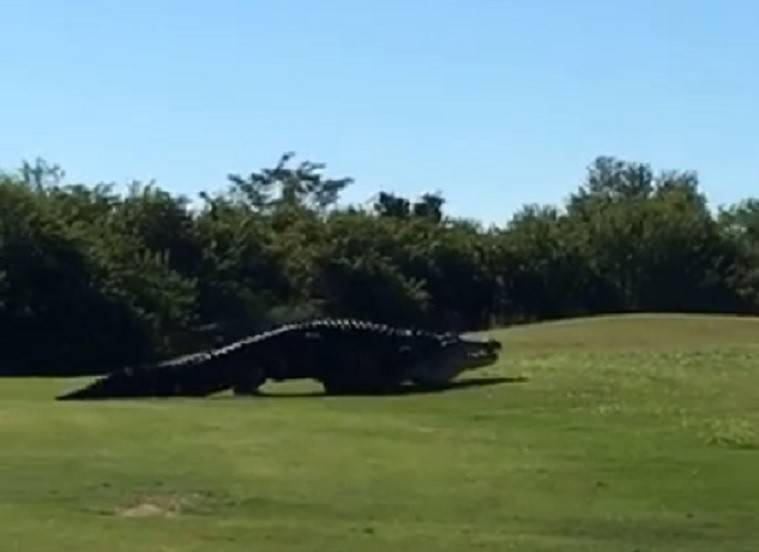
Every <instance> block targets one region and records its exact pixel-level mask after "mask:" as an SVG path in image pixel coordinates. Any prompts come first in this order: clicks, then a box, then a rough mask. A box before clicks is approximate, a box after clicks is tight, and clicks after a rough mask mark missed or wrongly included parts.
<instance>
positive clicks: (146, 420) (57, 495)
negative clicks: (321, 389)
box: [0, 315, 759, 552]
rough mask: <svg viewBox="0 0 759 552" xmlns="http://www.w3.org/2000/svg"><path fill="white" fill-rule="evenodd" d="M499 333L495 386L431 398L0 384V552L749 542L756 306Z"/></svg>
mask: <svg viewBox="0 0 759 552" xmlns="http://www.w3.org/2000/svg"><path fill="white" fill-rule="evenodd" d="M494 333H496V334H497V335H498V336H499V337H500V338H501V339H502V340H503V342H504V344H505V354H504V357H503V359H502V362H501V363H500V364H499V365H498V366H496V367H493V368H489V369H487V370H486V371H484V372H482V373H481V374H476V375H475V374H473V375H472V376H470V377H477V378H483V379H484V378H493V379H491V380H485V381H483V384H482V385H472V386H467V387H461V388H458V389H453V390H450V391H447V392H443V393H438V394H424V395H405V396H397V397H377V398H359V397H347V398H346V397H341V398H331V397H330V398H327V397H320V396H298V393H300V392H303V391H309V390H313V389H314V388H313V387H310V386H308V385H307V384H306V385H300V384H295V385H290V384H288V385H284V386H279V387H276V388H274V387H272V388H271V389H270V391H271V392H272V393H278V394H280V396H278V397H271V398H260V399H237V398H233V397H228V396H219V397H215V398H213V399H206V400H171V401H162V400H151V401H133V402H131V401H122V402H107V403H96V404H94V403H90V404H78V403H57V402H54V401H52V397H53V396H54V395H56V394H57V393H58V392H60V391H61V390H62V389H65V388H69V387H71V386H73V385H75V383H77V382H72V381H70V380H69V381H66V380H55V379H39V380H35V379H23V380H22V379H6V380H1V381H0V550H1V551H3V552H6V551H7V552H13V551H16V550H18V551H24V552H26V551H34V552H38V551H39V552H44V551H56V552H60V551H76V552H79V551H82V550H86V551H88V552H99V551H108V552H112V551H122V550H123V551H127V550H128V551H145V552H147V551H151V552H153V551H165V552H168V551H182V552H186V551H201V550H203V551H205V550H214V551H220V552H224V551H242V550H246V551H247V550H266V551H274V552H276V551H283V550H288V551H290V550H292V551H351V552H353V551H359V552H360V551H374V550H416V551H442V550H449V551H460V550H494V551H503V550H525V551H533V550H534V551H557V552H558V551H562V552H574V551H595V550H597V551H603V552H615V551H620V552H635V551H638V552H651V551H662V552H664V551H666V552H677V551H682V552H685V551H687V552H698V551H704V552H706V551H709V552H711V551H713V550H720V551H727V550H729V551H745V552H756V550H757V549H759V548H758V547H759V469H758V468H759V435H757V431H758V430H759V401H757V397H758V396H759V394H758V392H759V389H758V388H759V386H758V385H757V378H758V377H759V366H757V359H759V344H758V343H759V342H757V339H756V336H757V335H759V321H758V320H755V319H739V318H726V317H722V318H720V317H697V316H687V317H686V316H643V315H640V316H627V317H602V318H593V319H586V320H577V321H570V322H557V323H547V324H538V325H533V326H525V327H518V328H512V329H509V330H504V331H501V332H494ZM499 377H500V378H509V379H505V380H500V382H499V380H498V379H496V378H499ZM520 377H524V378H526V380H525V381H522V380H520Z"/></svg>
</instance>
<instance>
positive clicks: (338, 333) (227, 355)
mask: <svg viewBox="0 0 759 552" xmlns="http://www.w3.org/2000/svg"><path fill="white" fill-rule="evenodd" d="M500 350H501V344H500V342H498V341H496V340H493V339H489V338H477V337H473V336H464V335H462V334H457V333H452V332H433V331H427V330H420V329H412V328H397V327H393V326H389V325H386V324H380V323H375V322H369V321H363V320H355V319H330V318H326V319H315V320H309V321H304V322H299V323H292V324H284V325H281V326H279V327H276V328H273V329H270V330H267V331H264V332H261V333H258V334H255V335H252V336H249V337H246V338H243V339H241V340H238V341H236V342H234V343H231V344H229V345H226V346H223V347H219V348H216V349H211V350H208V351H204V352H200V353H194V354H189V355H184V356H181V357H177V358H174V359H170V360H165V361H162V362H158V363H153V364H151V363H147V364H143V365H134V366H128V367H126V368H123V369H120V370H117V371H115V372H112V373H110V374H108V375H105V376H103V377H101V378H99V379H97V380H95V381H93V382H91V383H90V384H89V385H87V386H85V387H83V388H80V389H77V390H74V391H71V392H67V393H64V394H62V395H60V396H58V397H57V399H58V400H86V399H108V398H136V397H171V396H185V397H204V396H208V395H212V394H215V393H218V392H222V391H227V390H232V391H233V392H234V393H235V394H236V395H254V394H257V393H258V390H259V388H260V387H261V385H263V384H264V383H265V382H266V381H267V380H273V381H284V380H289V379H314V380H317V381H319V382H320V383H321V384H322V386H323V387H324V390H325V392H326V393H327V394H348V393H350V394H381V393H391V392H395V391H397V390H399V389H400V388H401V387H402V386H404V385H408V384H411V385H416V386H418V387H421V388H425V389H434V388H440V387H444V386H446V385H448V384H449V382H450V381H451V380H452V379H454V378H455V377H457V376H458V375H459V374H460V373H462V372H464V371H465V370H473V369H476V368H479V367H482V366H487V365H490V364H493V363H494V362H495V361H496V360H497V359H498V357H499V354H500Z"/></svg>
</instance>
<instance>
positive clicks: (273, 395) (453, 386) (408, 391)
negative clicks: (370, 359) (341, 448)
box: [234, 376, 528, 399]
mask: <svg viewBox="0 0 759 552" xmlns="http://www.w3.org/2000/svg"><path fill="white" fill-rule="evenodd" d="M527 381H528V379H527V378H526V377H523V376H517V377H491V378H476V379H469V380H459V381H452V382H450V383H448V384H446V385H441V386H439V387H435V388H433V389H430V388H422V387H417V386H415V385H411V384H409V385H403V386H401V387H400V388H398V389H394V390H392V391H385V392H381V393H369V392H350V393H339V394H336V393H332V394H330V393H326V392H324V391H322V390H314V391H311V390H309V391H259V392H258V393H257V394H255V395H252V396H250V397H234V398H235V399H246V398H251V399H296V398H304V397H314V398H318V397H321V398H324V397H397V396H407V395H431V394H439V393H447V392H451V391H457V390H459V389H469V388H477V387H491V386H495V385H506V384H514V383H525V382H527Z"/></svg>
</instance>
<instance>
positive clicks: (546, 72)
mask: <svg viewBox="0 0 759 552" xmlns="http://www.w3.org/2000/svg"><path fill="white" fill-rule="evenodd" d="M758 27H759V2H755V1H753V0H745V1H741V0H728V1H724V2H721V1H718V0H713V1H710V2H704V1H697V0H659V1H653V0H650V1H649V0H636V1H627V2H623V1H613V2H609V1H601V0H597V1H595V0H594V1H589V0H585V1H583V0H578V1H573V2H569V1H564V0H553V1H549V0H536V1H526V0H524V1H523V0H519V1H506V0H502V1H495V0H493V1H477V0H467V1H465V0H459V1H446V0H437V1H421V0H371V1H369V0H352V1H349V0H322V1H316V0H313V1H310V2H303V1H295V0H291V1H288V2H275V1H267V2H254V1H252V0H251V1H243V0H240V1H228V0H216V1H214V2H193V1H190V0H185V1H160V0H150V1H148V0H131V1H130V2H116V1H100V2H94V1H85V0H76V1H73V0H72V1H63V0H61V1H58V2H55V1H52V0H47V1H44V0H42V1H33V0H0V69H2V73H1V75H2V76H1V77H0V78H1V79H2V80H1V81H0V167H2V168H4V169H12V168H16V167H17V166H19V164H20V162H21V160H22V159H30V160H31V159H33V158H35V157H36V156H43V157H45V158H47V159H48V160H50V161H54V162H58V163H60V164H61V165H63V167H64V168H65V169H66V170H67V172H68V175H69V180H72V181H86V182H96V181H115V182H119V183H124V182H126V181H128V180H130V179H142V180H149V179H153V178H154V179H156V180H157V181H158V183H159V184H160V185H161V186H163V187H165V188H167V189H169V190H172V191H174V192H181V193H185V194H187V195H190V196H194V195H195V194H196V193H197V191H199V190H201V189H206V190H219V189H222V188H223V187H224V186H225V185H226V180H225V175H226V174H227V173H229V172H243V173H247V172H250V171H251V170H256V169H258V168H260V167H262V166H271V164H273V163H274V162H275V161H276V159H277V158H278V156H279V154H280V153H282V152H283V151H286V150H295V151H296V152H298V154H299V157H300V158H308V159H311V160H314V161H323V162H325V163H327V165H328V172H329V174H331V175H334V176H353V177H355V178H356V180H357V182H356V184H354V185H353V186H352V187H351V188H350V189H349V191H348V192H347V193H346V195H345V196H344V198H345V200H347V201H350V202H358V201H363V200H366V199H368V198H369V197H370V196H371V195H372V194H374V193H375V192H377V191H378V190H380V189H384V190H390V191H395V192H398V193H402V194H407V195H416V194H419V193H421V192H424V191H433V190H440V191H442V192H443V193H444V195H445V196H446V198H447V199H448V202H449V208H448V209H449V212H451V213H453V214H456V215H463V216H471V217H477V218H479V219H482V220H484V221H486V222H496V223H502V222H504V221H505V220H506V219H507V218H508V217H509V216H510V215H511V213H513V212H514V210H516V209H518V208H519V207H520V206H521V205H523V204H525V203H531V202H538V203H558V202H561V201H563V200H564V198H565V197H566V196H567V194H568V193H569V192H570V191H572V190H573V189H574V188H575V187H576V186H577V185H578V184H579V183H580V182H581V180H582V177H583V175H584V172H585V168H586V167H587V165H588V164H589V163H590V161H591V160H592V159H593V158H594V157H595V156H597V155H601V154H609V155H616V156H619V157H622V158H625V159H630V160H637V161H646V162H650V163H651V164H652V165H653V166H654V168H656V169H664V168H678V169H692V170H696V171H698V173H699V175H700V177H701V182H702V187H703V189H704V191H706V193H707V194H708V196H709V198H710V200H711V201H712V202H713V205H715V206H716V205H718V204H721V203H726V202H731V201H735V200H738V199H740V198H743V197H746V196H749V195H752V194H753V195H759V188H758V186H759V103H757V100H758V99H759V32H757V28H758Z"/></svg>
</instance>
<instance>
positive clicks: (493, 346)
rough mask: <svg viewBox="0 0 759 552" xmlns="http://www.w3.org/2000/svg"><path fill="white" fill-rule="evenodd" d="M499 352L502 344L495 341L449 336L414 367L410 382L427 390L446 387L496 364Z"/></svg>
mask: <svg viewBox="0 0 759 552" xmlns="http://www.w3.org/2000/svg"><path fill="white" fill-rule="evenodd" d="M500 352H501V343H500V342H499V341H497V340H495V339H491V338H481V337H477V336H471V335H470V336H463V335H453V334H449V335H446V336H443V337H442V338H441V339H439V341H438V346H437V347H436V348H435V350H434V351H433V352H432V353H431V354H430V355H429V356H427V357H426V358H424V359H423V360H421V361H419V362H417V363H416V364H415V365H414V366H413V367H412V369H411V373H410V378H409V379H411V381H413V382H414V383H416V384H418V385H421V386H425V387H430V386H433V387H434V386H440V385H445V384H447V383H449V382H450V381H451V380H452V379H454V378H455V377H457V376H458V375H459V374H461V373H462V372H464V371H467V370H475V369H477V368H482V367H485V366H490V365H492V364H494V363H495V362H496V361H497V360H498V358H499V356H500Z"/></svg>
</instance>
